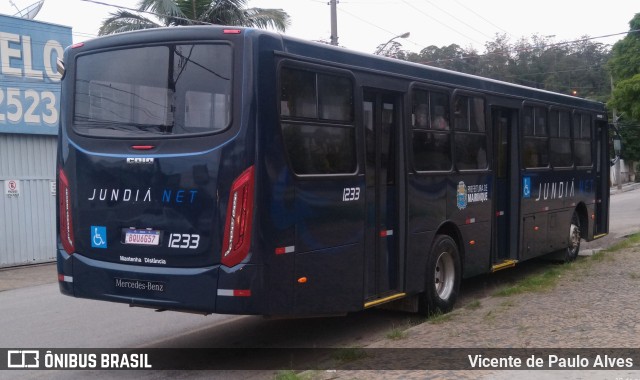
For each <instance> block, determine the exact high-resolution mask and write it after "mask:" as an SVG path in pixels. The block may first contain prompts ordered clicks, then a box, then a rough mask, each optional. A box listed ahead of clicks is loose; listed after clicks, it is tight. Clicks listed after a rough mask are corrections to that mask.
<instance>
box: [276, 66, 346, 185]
mask: <svg viewBox="0 0 640 380" xmlns="http://www.w3.org/2000/svg"><path fill="white" fill-rule="evenodd" d="M353 114H354V113H353V82H352V80H351V79H350V78H348V77H345V76H339V75H332V74H320V73H316V72H314V71H311V70H304V69H294V68H290V67H284V68H283V69H282V71H281V75H280V119H281V123H280V124H281V128H282V136H283V139H284V144H285V148H286V152H287V155H288V157H289V162H290V163H291V167H292V169H293V171H294V172H295V173H296V174H298V175H315V174H353V173H355V171H356V168H357V160H356V142H355V126H354V121H353Z"/></svg>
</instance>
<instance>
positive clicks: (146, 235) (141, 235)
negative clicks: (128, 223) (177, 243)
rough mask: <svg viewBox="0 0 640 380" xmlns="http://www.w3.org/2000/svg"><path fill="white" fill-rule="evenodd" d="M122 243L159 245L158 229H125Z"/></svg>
mask: <svg viewBox="0 0 640 380" xmlns="http://www.w3.org/2000/svg"><path fill="white" fill-rule="evenodd" d="M124 244H133V245H159V244H160V231H156V230H126V231H125V232H124Z"/></svg>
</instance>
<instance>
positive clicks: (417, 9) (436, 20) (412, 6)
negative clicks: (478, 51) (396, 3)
mask: <svg viewBox="0 0 640 380" xmlns="http://www.w3.org/2000/svg"><path fill="white" fill-rule="evenodd" d="M402 2H403V3H404V4H405V5H407V6H409V7H411V8H413V9H415V10H416V11H418V12H420V13H422V14H423V15H425V16H427V17H429V18H430V19H432V20H433V21H435V22H437V23H438V24H440V25H442V26H444V27H445V28H447V29H450V30H451V31H453V32H455V33H457V34H459V35H461V36H462V37H464V38H466V39H468V40H470V41H473V42H475V43H477V44H480V45H482V43H481V42H479V41H476V40H475V39H473V38H471V37H469V36H467V35H465V34H464V33H461V32H460V31H459V30H456V29H454V28H452V27H451V26H449V25H447V24H445V23H443V22H442V21H440V20H438V19H437V18H435V17H433V16H431V15H429V14H427V13H425V12H424V11H422V10H421V9H420V8H417V7H416V6H414V5H412V4H411V3H409V2H407V1H406V0H402Z"/></svg>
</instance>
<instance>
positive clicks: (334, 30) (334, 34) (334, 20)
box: [329, 0, 338, 46]
mask: <svg viewBox="0 0 640 380" xmlns="http://www.w3.org/2000/svg"><path fill="white" fill-rule="evenodd" d="M337 4H338V0H330V1H329V5H330V6H331V45H334V46H338V7H337Z"/></svg>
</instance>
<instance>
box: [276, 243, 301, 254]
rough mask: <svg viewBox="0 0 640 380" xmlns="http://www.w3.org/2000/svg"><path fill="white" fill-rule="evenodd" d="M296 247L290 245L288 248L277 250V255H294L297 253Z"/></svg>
mask: <svg viewBox="0 0 640 380" xmlns="http://www.w3.org/2000/svg"><path fill="white" fill-rule="evenodd" d="M295 250H296V247H295V246H294V245H290V246H288V247H280V248H276V255H283V254H285V253H293V252H295Z"/></svg>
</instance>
